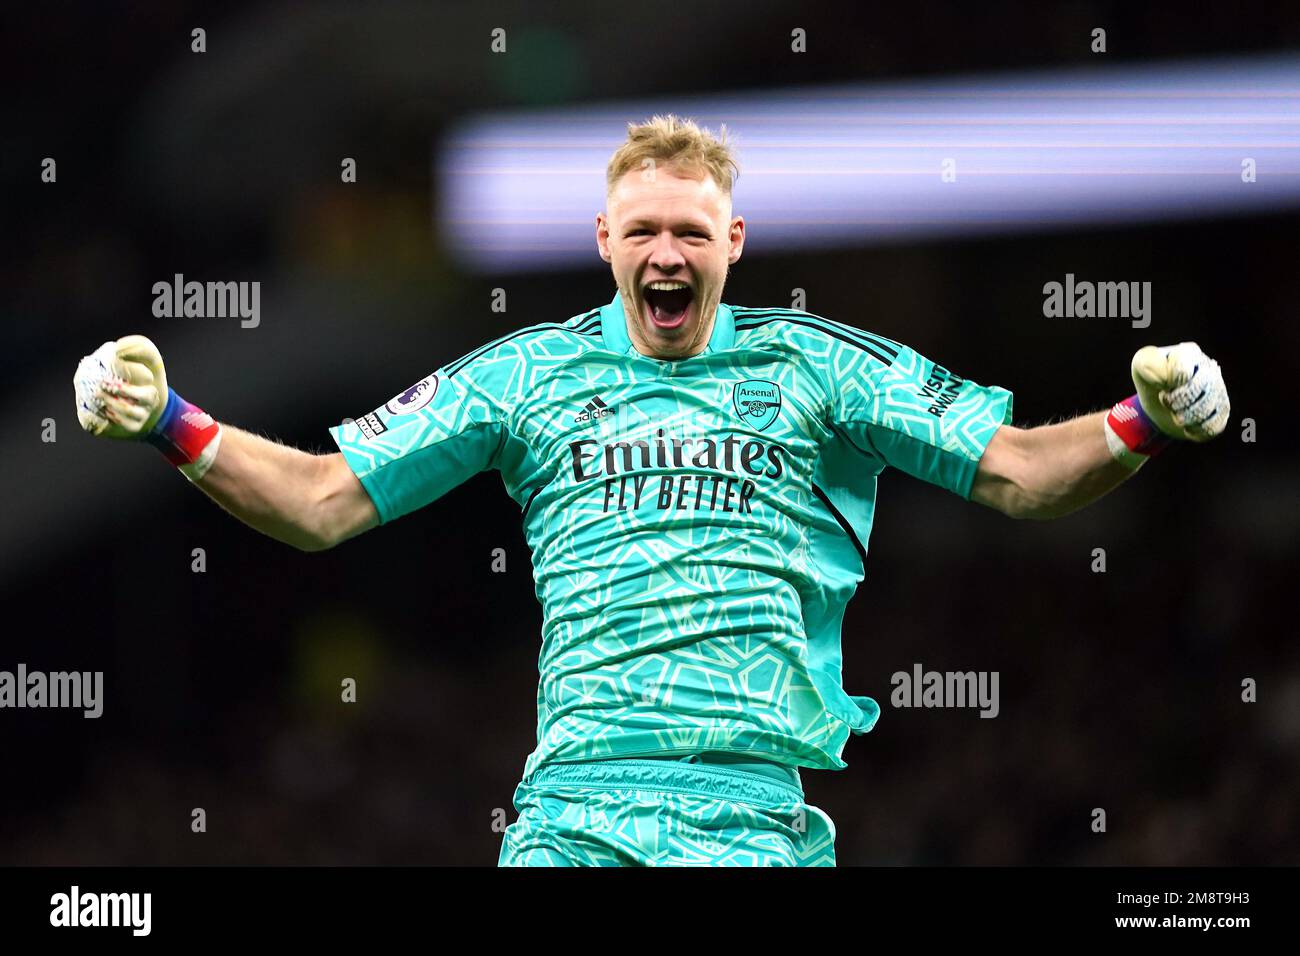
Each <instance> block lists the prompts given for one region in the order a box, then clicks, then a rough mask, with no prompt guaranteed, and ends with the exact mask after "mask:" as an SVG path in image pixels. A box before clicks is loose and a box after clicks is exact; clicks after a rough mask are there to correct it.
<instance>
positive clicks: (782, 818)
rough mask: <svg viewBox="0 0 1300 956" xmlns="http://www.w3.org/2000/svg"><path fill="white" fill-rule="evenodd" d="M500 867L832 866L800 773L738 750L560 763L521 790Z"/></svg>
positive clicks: (830, 848) (831, 827)
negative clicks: (516, 812)
mask: <svg viewBox="0 0 1300 956" xmlns="http://www.w3.org/2000/svg"><path fill="white" fill-rule="evenodd" d="M514 805H515V809H516V810H517V811H519V818H518V819H517V820H516V821H515V822H514V823H512V824H510V826H508V827H507V828H506V830H505V834H504V836H503V838H502V841H501V855H500V857H499V858H498V860H497V865H498V866H834V865H835V824H834V823H832V822H831V819H830V817H828V816H827V815H826V814H825V813H823V812H822V811H821V810H819V809H817V808H816V807H813V806H809V805H808V804H806V803H804V794H803V785H802V783H801V782H800V779H799V771H798V770H796V769H795V768H794V767H787V766H783V765H781V764H776V763H771V762H769V761H763V760H754V759H753V758H752V757H748V756H745V755H735V754H692V755H691V756H688V757H663V758H655V757H637V758H634V759H628V760H596V761H590V762H584V763H557V764H550V765H547V766H544V767H541V768H540V769H538V770H537V771H536V772H535V773H534V774H533V776H532V778H531V779H528V780H525V781H524V782H523V783H521V784H519V786H518V788H517V789H516V790H515V795H514Z"/></svg>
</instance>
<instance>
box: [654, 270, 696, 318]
mask: <svg viewBox="0 0 1300 956" xmlns="http://www.w3.org/2000/svg"><path fill="white" fill-rule="evenodd" d="M644 298H645V304H646V314H647V315H648V316H649V319H650V321H651V323H653V325H654V326H655V327H656V328H659V329H664V330H669V329H676V328H679V327H680V326H681V325H682V323H684V322H685V321H686V316H687V314H688V313H689V312H690V310H691V302H692V301H694V299H695V293H694V292H693V291H691V287H690V286H689V285H687V284H686V283H685V282H678V281H675V280H674V281H667V282H651V283H650V284H649V285H647V286H646V287H645V291H644Z"/></svg>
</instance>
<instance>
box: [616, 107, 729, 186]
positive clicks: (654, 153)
mask: <svg viewBox="0 0 1300 956" xmlns="http://www.w3.org/2000/svg"><path fill="white" fill-rule="evenodd" d="M646 160H650V161H651V163H652V164H659V165H665V166H673V167H676V168H677V169H679V170H681V171H682V172H685V173H688V174H689V175H692V176H701V175H704V174H706V173H707V174H708V175H710V176H712V177H713V181H714V182H715V183H717V184H718V188H719V189H721V190H722V191H723V192H724V193H725V194H726V195H728V196H730V195H731V186H732V184H733V183H734V182H735V180H736V177H738V176H739V175H740V165H739V163H737V162H736V156H735V153H734V152H733V151H732V148H731V145H730V144H729V143H728V142H727V127H726V125H725V124H724V125H722V126H720V127H719V135H718V136H714V135H713V133H711V132H710V131H709V130H708V129H701V128H700V127H699V126H697V125H695V121H694V120H689V119H681V118H680V117H677V116H674V115H673V114H672V113H669V114H668V115H667V116H655V117H652V118H651V119H648V120H646V121H645V122H644V123H641V124H636V123H628V124H627V142H625V143H624V144H623V145H622V146H620V147H619V148H618V149H617V150H616V151H615V153H614V155H613V156H612V157H610V160H609V166H608V168H607V169H606V170H605V194H606V195H609V194H610V193H612V192H613V191H614V187H615V186H616V185H617V184H618V181H619V180H620V179H622V178H623V177H624V176H625V175H626V174H627V173H629V172H631V171H632V170H634V169H643V168H645V166H646V165H647V164H646ZM652 168H653V166H652Z"/></svg>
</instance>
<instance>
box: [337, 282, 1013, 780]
mask: <svg viewBox="0 0 1300 956" xmlns="http://www.w3.org/2000/svg"><path fill="white" fill-rule="evenodd" d="M1011 404H1012V396H1011V393H1010V392H1008V391H1006V390H1005V389H1001V388H996V387H984V386H980V385H977V384H975V383H974V382H972V381H970V380H969V379H964V378H962V377H961V376H960V375H958V374H956V373H955V372H952V371H950V370H948V369H946V368H944V367H942V366H940V365H936V364H935V363H934V362H932V361H930V360H928V359H926V358H923V357H922V356H921V355H919V354H917V353H916V352H914V351H913V350H912V349H910V348H908V347H907V346H905V345H901V344H899V343H897V342H894V341H891V340H890V339H886V338H882V337H881V336H878V335H873V334H871V333H869V332H864V331H862V330H860V329H856V328H853V327H851V326H848V325H842V324H840V323H837V322H832V321H829V320H827V319H823V318H819V317H818V316H815V315H810V314H808V313H805V312H798V311H793V310H790V309H780V308H775V309H748V308H739V307H737V306H728V305H725V304H723V305H719V306H718V310H717V313H716V321H715V324H714V329H713V332H712V335H711V338H710V340H709V344H708V346H707V348H706V349H705V350H704V351H703V352H702V353H700V354H699V355H695V356H692V357H691V358H687V359H680V360H674V361H669V360H660V359H654V358H650V357H647V356H644V355H642V354H641V353H640V352H638V351H637V350H636V349H635V347H634V346H633V345H632V342H631V340H630V338H629V336H628V330H627V324H626V319H625V318H624V312H623V305H622V300H621V299H620V298H619V297H618V296H617V295H615V297H614V300H613V301H612V302H610V303H609V304H608V305H606V306H605V307H604V308H600V309H595V310H593V311H591V312H587V313H585V314H583V315H579V316H575V317H573V318H571V319H569V320H568V321H565V322H553V323H552V322H548V323H543V324H540V325H534V326H531V327H529V328H524V329H520V330H519V331H516V332H512V333H510V334H508V335H505V336H503V337H501V338H499V339H497V340H496V341H494V342H490V343H488V344H487V345H485V346H483V347H482V348H480V349H478V350H476V351H474V352H471V353H470V354H468V355H466V356H463V357H461V358H459V359H457V360H456V361H454V362H451V363H450V364H447V365H445V366H443V367H442V368H440V369H438V370H437V371H436V372H434V373H433V374H432V375H430V376H429V377H427V378H425V379H422V380H421V381H419V382H417V383H416V384H415V385H413V386H411V387H410V388H409V389H407V390H406V391H404V392H402V393H400V394H399V395H397V396H395V397H394V398H393V399H392V400H391V401H389V402H387V403H386V404H385V405H383V406H381V407H380V408H377V409H375V411H373V412H371V413H370V414H368V415H366V416H364V417H362V418H360V419H357V420H356V421H348V422H345V423H344V424H343V425H341V426H338V427H336V428H333V429H331V434H332V435H333V437H334V440H335V442H336V443H337V444H338V446H339V448H340V449H341V450H342V452H343V455H344V457H345V458H346V459H347V463H348V465H349V466H350V467H351V469H352V470H353V471H354V472H355V473H356V475H357V477H358V478H359V479H360V480H361V484H362V485H363V486H364V487H365V489H366V491H367V492H368V493H369V495H370V497H371V498H372V499H373V501H374V504H375V507H376V509H377V510H378V512H379V518H380V521H381V522H382V523H387V522H389V521H392V520H394V519H396V518H400V517H401V516H403V515H405V514H409V513H410V512H412V511H415V510H416V509H417V508H421V507H423V506H424V505H427V504H429V503H430V502H431V501H434V500H435V499H437V498H439V497H440V496H442V495H443V494H446V493H447V492H448V491H450V490H451V489H452V488H454V487H455V486H456V485H458V484H460V483H461V482H463V481H465V480H466V479H467V478H469V477H470V476H472V475H474V474H476V473H478V472H480V471H483V470H485V469H496V470H499V471H500V472H501V476H502V479H503V481H504V483H505V487H506V491H507V492H508V493H509V495H510V497H511V498H513V499H514V500H515V501H516V502H517V503H518V505H519V507H520V509H521V513H522V520H523V526H524V533H525V536H526V538H527V541H528V545H529V547H530V548H531V550H532V556H533V577H534V581H535V583H536V592H537V598H538V600H539V601H540V602H541V605H542V612H543V624H542V646H541V653H540V656H539V659H538V670H539V677H540V679H539V682H538V689H537V748H536V750H534V751H533V753H532V754H531V755H530V756H529V757H528V760H527V762H526V764H525V768H524V777H525V779H526V778H527V777H528V776H529V775H530V774H531V773H532V772H533V771H534V770H535V769H536V768H537V767H539V766H541V765H542V764H545V763H551V762H555V761H574V760H592V759H602V758H612V757H636V756H645V755H650V754H660V755H663V754H682V755H685V754H689V753H696V752H700V751H705V750H722V751H733V752H741V753H747V754H752V755H757V756H760V757H762V758H765V759H769V760H774V761H777V762H779V763H785V764H790V765H794V766H804V767H818V768H829V769H839V768H842V767H844V766H846V765H845V763H844V762H843V761H842V760H841V759H840V755H841V753H842V752H843V749H844V743H845V741H846V740H847V739H848V737H849V734H850V733H865V732H866V731H868V730H870V729H871V727H872V725H873V724H874V723H875V721H876V718H877V717H878V716H879V712H880V711H879V707H878V706H877V704H876V702H875V701H874V700H872V699H871V698H869V697H859V696H850V695H849V694H847V693H846V692H845V691H844V689H843V687H842V686H841V647H840V626H841V622H842V620H843V616H844V609H845V606H846V605H847V603H848V600H849V598H850V597H851V596H852V595H853V592H854V590H855V589H856V588H857V585H858V582H859V581H861V580H862V577H863V572H864V563H865V561H866V551H867V537H868V535H869V534H870V531H871V523H872V518H873V515H874V511H875V504H876V482H877V478H878V476H879V475H880V473H881V472H882V471H883V470H884V469H885V468H886V467H887V466H892V467H894V468H896V469H898V470H899V471H902V472H906V473H907V474H909V475H913V476H915V477H917V478H921V479H924V480H925V481H928V482H931V483H933V484H936V485H939V486H940V487H942V488H946V489H948V490H949V491H951V492H954V493H956V494H958V495H961V496H962V497H963V498H969V497H970V488H971V482H972V480H973V478H974V475H975V469H976V466H977V464H978V462H979V459H980V456H981V455H982V454H983V452H984V448H985V447H986V446H987V444H988V442H989V440H990V439H991V438H992V436H993V433H994V432H995V431H996V430H997V429H998V427H999V426H1000V425H1003V424H1007V423H1009V422H1010V421H1011Z"/></svg>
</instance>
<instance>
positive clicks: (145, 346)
mask: <svg viewBox="0 0 1300 956" xmlns="http://www.w3.org/2000/svg"><path fill="white" fill-rule="evenodd" d="M72 384H73V386H74V387H75V388H76V391H77V421H79V422H80V423H81V427H82V428H83V429H85V430H86V431H88V432H90V434H92V435H99V436H101V437H104V438H118V439H139V438H144V437H146V436H148V435H149V433H150V432H151V431H153V427H154V425H156V424H157V422H158V419H159V418H161V417H162V414H163V411H164V409H165V408H166V405H167V396H168V392H167V373H166V371H165V370H164V368H163V360H162V355H161V354H159V352H158V347H157V346H156V345H154V344H153V342H151V341H149V340H148V339H147V338H145V337H144V336H143V335H128V336H126V337H125V338H121V339H118V340H117V341H116V342H105V343H104V344H103V345H101V346H100V347H99V348H97V349H95V351H94V352H93V353H91V354H90V355H87V356H85V357H84V358H83V359H82V360H81V363H80V364H79V365H78V366H77V372H76V375H74V376H73V380H72Z"/></svg>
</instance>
